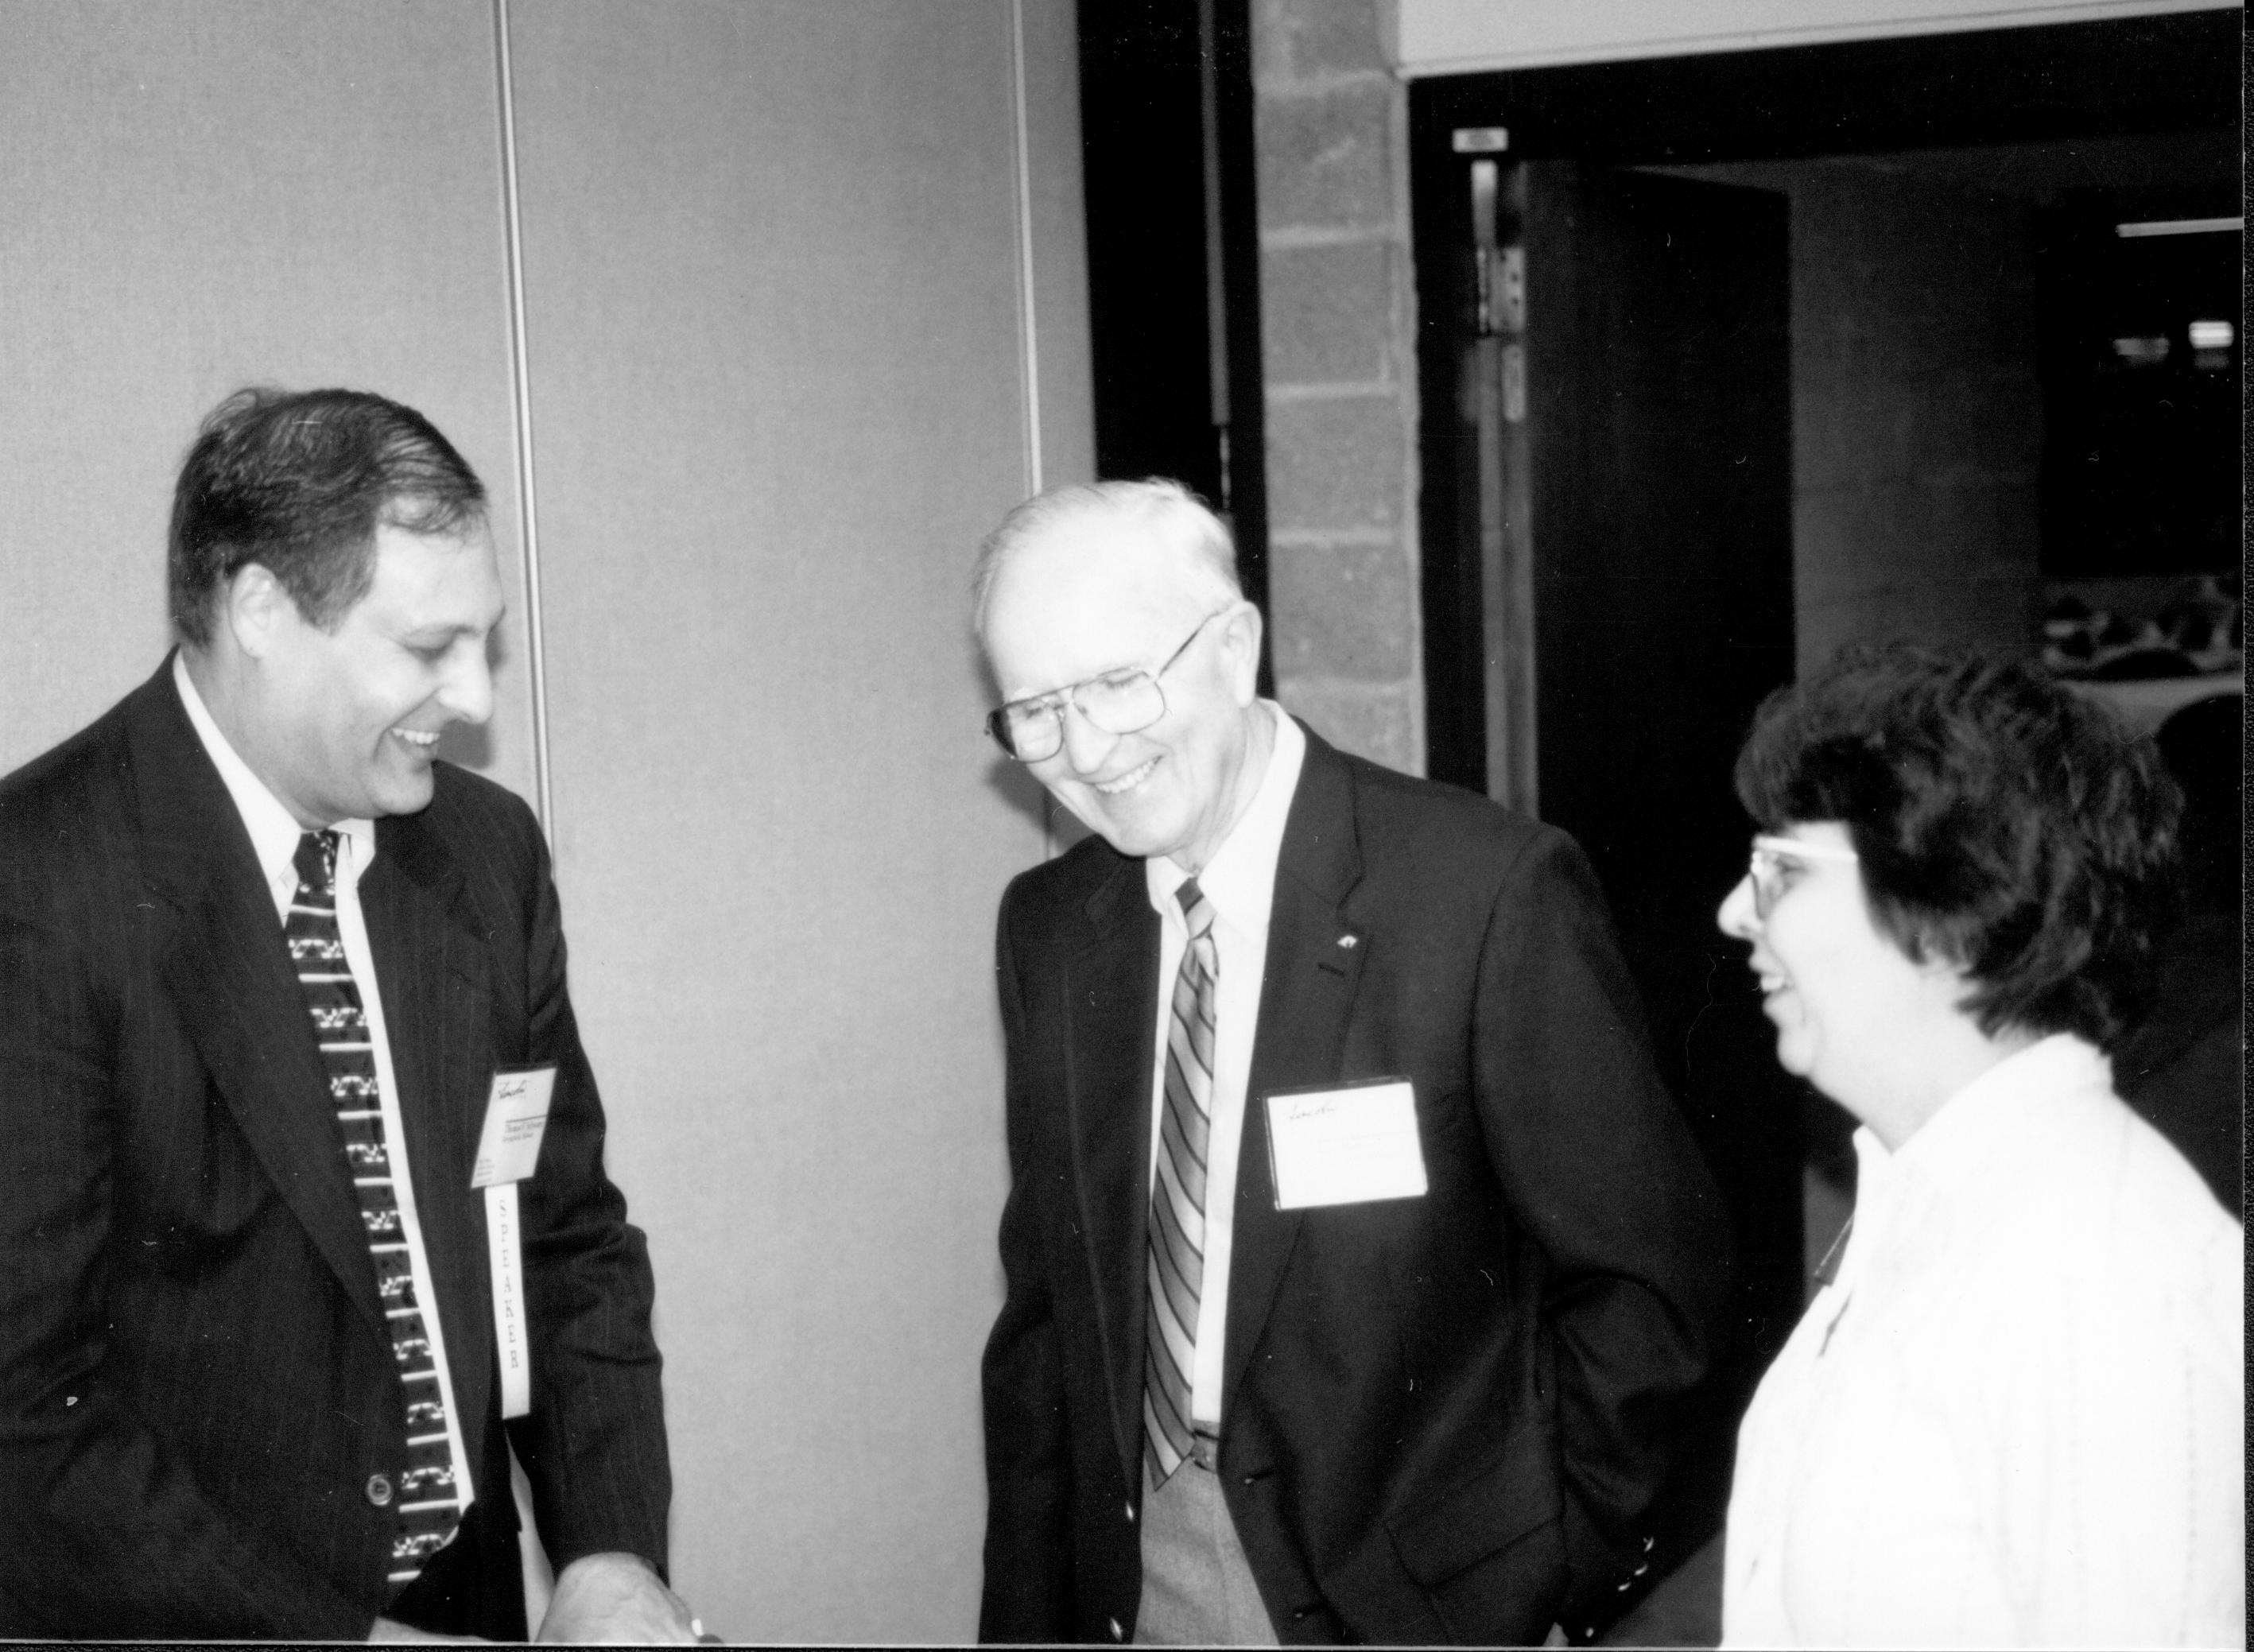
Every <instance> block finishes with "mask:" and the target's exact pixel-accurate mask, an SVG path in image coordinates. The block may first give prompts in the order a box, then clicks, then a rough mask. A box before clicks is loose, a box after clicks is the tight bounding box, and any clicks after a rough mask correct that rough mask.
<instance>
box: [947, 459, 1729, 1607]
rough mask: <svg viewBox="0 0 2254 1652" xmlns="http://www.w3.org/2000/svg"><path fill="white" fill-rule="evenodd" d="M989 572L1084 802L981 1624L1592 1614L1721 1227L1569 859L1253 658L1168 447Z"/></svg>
mask: <svg viewBox="0 0 2254 1652" xmlns="http://www.w3.org/2000/svg"><path fill="white" fill-rule="evenodd" d="M975 610H976V615H977V629H978V634H979V637H980V640H981V641H982V643H983V645H984V648H985V651H986V656H987V659H988V662H990V664H991V667H992V669H993V671H994V675H995V677H996V680H997V683H998V686H999V688H1000V690H1001V694H1002V696H1003V699H1004V702H1005V703H1004V704H1003V705H1002V706H1001V707H1000V708H999V709H998V711H996V712H995V713H994V715H993V717H992V718H991V720H990V725H989V726H990V728H991V731H992V732H994V734H995V736H996V738H997V739H998V741H1000V743H1001V744H1002V745H1003V746H1004V749H1005V751H1008V752H1009V753H1011V754H1012V756H1014V757H1016V758H1017V759H1019V760H1020V761H1022V762H1024V763H1026V765H1027V766H1028V767H1030V768H1031V769H1032V770H1033V774H1035V775H1036V776H1037V777H1038V778H1039V779H1040V781H1041V782H1042V783H1043V784H1044V785H1045V786H1047V788H1049V790H1050V791H1051V792H1052V793H1053V794H1054V795H1055V796H1056V797H1057V798H1058V799H1059V800H1060V801H1061V802H1063V803H1064V804H1065V805H1066V806H1067V807H1068V808H1069V809H1071V810H1072V811H1073V813H1074V814H1075V815H1077V816H1079V817H1080V818H1081V819H1082V821H1083V822H1085V823H1087V824H1088V825H1089V827H1091V828H1092V829H1093V830H1094V831H1095V832H1096V837H1093V838H1091V839H1089V841H1087V842H1084V843H1082V844H1080V845H1078V846H1077V847H1076V848H1075V849H1074V850H1072V851H1070V852H1069V853H1068V854H1066V855H1064V856H1062V857H1061V858H1058V859H1056V860H1054V861H1051V862H1050V863H1048V864H1047V865H1043V866H1040V867H1039V868H1036V869H1035V870H1033V871H1032V872H1027V873H1026V874H1025V875H1023V876H1022V877H1020V878H1019V879H1017V880H1016V882H1015V883H1013V884H1012V886H1011V888H1010V891H1009V893H1008V894H1007V895H1006V896H1005V899H1004V900H1003V905H1002V914H1001V922H1000V935H999V943H998V944H999V957H998V974H999V977H1000V991H1001V1005H1002V1019H1003V1025H1004V1028H1005V1034H1006V1038H1007V1041H1008V1062H1009V1075H1008V1117H1009V1155H1010V1165H1011V1171H1012V1178H1013V1184H1012V1191H1011V1194H1010V1197H1009V1201H1008V1204H1007V1207H1006V1208H1005V1212H1004V1215H1003V1218H1002V1232H1001V1251H1002V1263H1003V1268H1004V1272H1005V1280H1006V1299H1005V1304H1004V1306H1003V1309H1002V1313H1001V1316H1000V1318H999V1320H998V1321H997V1323H996V1325H995V1327H994V1331H993V1334H992V1337H991V1341H989V1343H988V1345H987V1350H986V1356H985V1366H984V1387H985V1410H986V1440H987V1474H988V1486H989V1512H988V1518H987V1530H986V1548H985V1566H986V1572H985V1592H984V1605H983V1611H982V1617H981V1623H980V1634H981V1635H982V1637H983V1638H984V1639H987V1640H996V1641H1050V1640H1088V1641H1104V1640H1112V1641H1119V1640H1124V1639H1127V1638H1129V1637H1131V1636H1132V1637H1133V1638H1136V1639H1138V1640H1144V1641H1174V1642H1184V1641H1187V1642H1198V1641H1204V1642H1275V1641H1277V1640H1279V1639H1280V1640H1282V1641H1286V1642H1337V1641H1348V1640H1369V1641H1382V1642H1383V1641H1390V1642H1488V1643H1495V1642H1527V1641H1532V1642H1540V1641H1543V1640H1544V1639H1545V1638H1552V1639H1555V1638H1559V1637H1563V1636H1568V1635H1570V1636H1572V1637H1574V1638H1578V1639H1580V1640H1587V1639H1589V1638H1591V1637H1593V1635H1595V1634H1597V1633H1598V1632H1599V1631H1600V1629H1601V1628H1603V1627H1604V1625H1605V1624H1606V1623H1607V1622H1608V1621H1610V1620H1611V1619H1613V1618H1614V1617H1615V1616H1616V1615H1617V1614H1619V1613H1620V1612H1621V1610H1623V1609H1624V1608H1625V1607H1627V1606H1628V1605H1629V1604H1631V1603H1632V1602H1633V1601H1634V1600H1635V1599H1636V1598H1637V1597H1638V1596H1639V1594H1640V1593H1642V1589H1643V1588H1644V1587H1645V1586H1648V1584H1649V1581H1650V1580H1651V1579H1652V1578H1653V1576H1654V1574H1655V1572H1656V1570H1657V1569H1658V1568H1659V1567H1660V1566H1663V1564H1664V1556H1665V1545H1664V1543H1663V1541H1661V1540H1660V1538H1659V1533H1660V1532H1661V1530H1662V1529H1663V1513H1664V1511H1663V1502H1664V1497H1663V1491H1664V1489H1665V1487H1666V1484H1667V1481H1668V1478H1669V1475H1670V1470H1671V1468H1672V1467H1673V1466H1674V1465H1675V1463H1676V1461H1677V1458H1678V1456H1679V1454H1680V1452H1681V1449H1682V1447H1683V1446H1684V1443H1685V1442H1684V1440H1683V1439H1682V1435H1683V1433H1684V1429H1685V1424H1686V1418H1688V1417H1689V1416H1690V1415H1691V1412H1690V1410H1689V1407H1690V1403H1691V1397H1693V1395H1694V1392H1695V1390H1698V1387H1699V1385H1700V1383H1701V1382H1702V1380H1703V1378H1704V1377H1705V1374H1706V1372H1707V1369H1708V1367H1709V1365H1710V1362H1711V1360H1712V1351H1713V1348H1714V1338H1715V1336H1716V1334H1717V1330H1718V1327H1719V1320H1720V1318H1721V1316H1722V1313H1723V1305H1724V1302H1725V1300H1726V1292H1727V1279H1728V1273H1729V1270H1730V1259H1729V1258H1730V1241H1729V1238H1728V1234H1727V1229H1726V1223H1725V1221H1724V1218H1723V1215H1722V1208H1721V1203H1720V1199H1719V1194H1717V1192H1716V1190H1715V1188H1714V1187H1713V1185H1712V1182H1711V1180H1709V1178H1708V1176H1707V1174H1706V1172H1705V1168H1704V1166H1702V1164H1701V1162H1700V1159H1699V1157H1698V1151H1697V1149H1696V1147H1695V1146H1694V1145H1693V1144H1692V1142H1691V1138H1690V1137H1689V1134H1688V1132H1687V1131H1686V1129H1685V1127H1684V1124H1683V1123H1682V1121H1681V1119H1680V1118H1679V1117H1678V1116H1677V1112H1676V1110H1675V1108H1674V1106H1673V1104H1672V1103H1671V1102H1670V1099H1669V1097H1668V1096H1667V1095H1666V1093H1665V1091H1664V1090H1663V1088H1662V1087H1661V1085H1660V1084H1659V1082H1658V1081H1657V1080H1656V1077H1655V1076H1654V1075H1653V1072H1652V1068H1651V1066H1650V1063H1649V1059H1648V1055H1647V1052H1646V1049H1645V1046H1644V1041H1643V1033H1642V1026H1641V1011H1640V1006H1639V1005H1638V1003H1637V1001H1636V998H1635V991H1634V989H1633V988H1632V986H1631V985H1630V984H1629V982H1628V977H1627V975H1626V972H1625V970H1624V969H1623V967H1622V964H1621V960H1620V957H1619V956H1618V953H1617V950H1616V949H1615V946H1614V942H1613V939H1612V936H1611V933H1610V929H1609V927H1608V922H1607V918H1606V916H1605V914H1604V910H1603V906H1602V901H1601V899H1600V895H1599V893H1598V891H1597V888H1596V886H1595V883H1594V881H1593V878H1592V876H1591V873H1590V872H1589V868H1588V865H1587V863H1586V861H1585V860H1584V859H1583V858H1582V856H1581V854H1580V852H1579V850H1578V849H1577V848H1576V847H1575V846H1574V845H1573V844H1572V841H1571V840H1570V839H1568V838H1567V837H1565V836H1564V835H1563V834H1562V833H1559V832H1558V831H1556V830H1551V829H1549V828H1546V827H1544V826H1541V825H1539V824H1537V823H1535V822H1532V821H1530V820H1526V819H1523V818H1522V817H1520V816H1516V815H1512V814H1510V813H1508V812H1507V811H1505V810H1503V809H1500V808H1498V807H1496V806H1495V805H1493V804H1491V803H1489V802H1487V801H1486V800H1484V799H1481V798H1478V797H1474V796H1473V795H1469V794H1467V793H1463V792H1459V791H1454V790H1452V789H1449V788H1444V787H1439V786H1434V785H1431V784H1428V783H1425V782H1424V781H1416V780H1411V779H1409V778H1406V777H1404V776H1403V775H1400V774H1394V773H1391V772H1390V771H1388V770H1385V769H1383V768H1379V767H1376V766H1375V765H1372V764H1369V763H1367V762H1363V761H1361V760H1357V759H1354V758H1350V757H1347V756H1343V755H1341V753H1338V752H1336V751H1334V750H1333V749H1332V748H1331V747H1330V746H1328V745H1327V744H1326V743H1325V742H1324V741H1323V740H1322V739H1320V738H1319V737H1317V736H1316V735H1315V734H1313V732H1310V731H1306V730H1305V729H1303V728H1302V727H1301V726H1300V725H1297V724H1296V723H1295V722H1293V720H1292V719H1291V718H1287V717H1285V715H1284V714H1283V713H1282V712H1281V711H1279V710H1278V708H1276V707H1275V706H1273V705H1272V704H1270V703H1268V702H1266V701H1264V700H1262V699H1260V698H1259V697H1257V692H1256V689H1255V681H1256V676H1257V662H1258V659H1259V653H1260V616H1259V613H1258V611H1257V609H1255V608H1254V607H1252V606H1250V604H1248V603H1246V602H1245V601H1244V600H1243V597H1242V594H1241V592H1240V591H1239V588H1238V585H1237V583H1236V573H1235V553H1234V550H1233V548H1232V547H1231V545H1230V543H1229V537H1228V534H1227V531H1226V529H1225V528H1222V525H1221V523H1220V522H1219V521H1217V520H1215V518H1214V516H1213V515H1212V514H1210V513H1209V512H1208V511H1207V510H1205V509H1204V508H1203V507H1202V506H1201V505H1199V504H1198V503H1197V502H1196V501H1195V500H1194V499H1192V498H1191V497H1190V496H1188V495H1187V493H1184V492H1183V491H1182V490H1181V489H1180V488H1179V487H1177V486H1174V485H1173V484H1171V483H1159V482H1148V483H1104V484H1100V485H1097V486H1082V487H1070V488H1063V489H1059V490H1056V491H1054V492H1053V493H1047V494H1044V495H1042V496H1041V497H1040V498H1038V499H1035V500H1031V501H1029V502H1028V503H1026V505H1024V506H1021V507H1019V509H1018V510H1017V511H1015V512H1013V513H1012V515H1011V516H1010V517H1009V518H1008V519H1007V520H1006V521H1005V522H1004V523H1003V525H1002V526H1001V527H1000V528H998V529H997V530H996V532H995V533H994V535H992V536H991V537H990V539H989V540H988V542H987V543H986V545H985V547H984V549H983V551H982V554H981V559H980V563H979V570H978V575H977V582H976V587H975Z"/></svg>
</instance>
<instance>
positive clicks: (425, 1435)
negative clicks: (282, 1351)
mask: <svg viewBox="0 0 2254 1652" xmlns="http://www.w3.org/2000/svg"><path fill="white" fill-rule="evenodd" d="M295 865H296V866H297V894H296V896H295V897H293V898H292V899H291V900H290V918H289V922H288V924H287V925H286V926H285V928H284V930H283V933H284V934H285V935H287V936H288V937H289V941H290V963H292V964H293V965H295V966H296V969H297V984H298V986H299V987H300V988H301V989H302V990H303V991H304V994H305V1008H306V1010H307V1012H310V1013H311V1016H312V1018H313V1036H314V1037H315V1039H317V1040H318V1041H319V1043H320V1046H321V1061H322V1062H323V1063H324V1064H325V1066H326V1067H327V1068H328V1073H329V1096H330V1100H331V1102H332V1104H333V1105H334V1107H335V1110H336V1119H337V1132H338V1135H339V1138H341V1139H342V1141H343V1144H344V1153H345V1164H346V1167H347V1168H348V1169H349V1170H350V1172H351V1173H352V1179H353V1192H354V1193H355V1194H358V1196H359V1199H360V1220H361V1222H363V1223H365V1224H366V1226H367V1250H368V1255H369V1256H370V1257H373V1258H374V1262H375V1283H376V1290H377V1292H378V1294H379V1295H380V1296H381V1299H382V1302H383V1312H384V1317H385V1320H386V1322H387V1323H388V1325H389V1326H390V1327H391V1351H392V1354H393V1355H394V1357H395V1358H396V1359H397V1361H398V1362H399V1378H400V1384H401V1397H402V1402H403V1403H404V1404H405V1406H406V1408H407V1460H406V1462H405V1463H404V1464H402V1466H401V1470H400V1473H399V1474H398V1476H397V1478H396V1480H395V1482H394V1485H393V1492H392V1495H394V1496H395V1497H396V1499H397V1502H395V1504H394V1509H395V1512H396V1513H397V1515H398V1518H399V1524H398V1527H397V1529H396V1530H395V1532H394V1533H393V1536H392V1540H391V1566H390V1571H389V1576H390V1579H391V1586H392V1591H393V1593H397V1592H398V1591H399V1590H400V1589H402V1588H403V1587H405V1586H407V1585H408V1584H409V1583H411V1582H412V1581H414V1579H415V1578H416V1574H418V1573H419V1572H421V1571H422V1570H423V1564H424V1563H425V1562H426V1561H428V1560H429V1559H430V1557H431V1556H432V1555H434V1554H436V1553H437V1552H438V1551H439V1550H441V1549H443V1548H444V1547H445V1546H446V1544H448V1543H449V1542H451V1540H452V1538H453V1536H454V1530H455V1527H456V1526H457V1525H458V1523H460V1521H461V1517H462V1510H461V1503H460V1501H459V1497H458V1494H457V1492H456V1490H455V1487H454V1453H453V1448H452V1446H451V1444H450V1443H449V1442H448V1440H447V1437H446V1399H445V1394H444V1390H442V1389H441V1388H440V1386H439V1383H438V1367H437V1362H436V1360H435V1359H434V1358H433V1356H432V1355H431V1351H430V1334H429V1333H428V1332H427V1330H426V1329H425V1328H424V1326H423V1306H422V1305H421V1304H420V1303H419V1302H417V1301H416V1297H415V1272H414V1267H413V1264H411V1263H410V1262H409V1260H408V1255H407V1243H406V1236H405V1234H404V1232H403V1231H402V1228H401V1226H400V1221H399V1201H398V1199H397V1197H396V1196H395V1194H394V1193H393V1191H392V1183H391V1156H390V1154H389V1152H387V1151H386V1149H385V1146H384V1139H383V1107H382V1094H381V1089H380V1083H379V1081H378V1079H377V1077H376V1072H375V1047H374V1044H373V1043H372V1042H371V1041H370V1040H371V1036H372V1035H371V1034H370V1033H369V1030H368V1025H367V1012H366V1011H365V1010H364V1009H363V1008H362V1007H361V1005H360V988H359V986H358V985H357V984H355V983H354V982H353V973H352V965H351V963H349V962H347V961H346V957H345V945H344V938H343V936H342V935H341V934H339V931H338V928H337V893H336V887H337V834H336V833H334V832H332V831H325V832H307V833H306V834H305V835H304V837H300V838H299V839H298V840H297V858H296V861H295ZM377 1478H378V1479H382V1478H383V1476H378V1477H377ZM371 1489H372V1490H373V1489H374V1488H373V1484H371Z"/></svg>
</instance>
